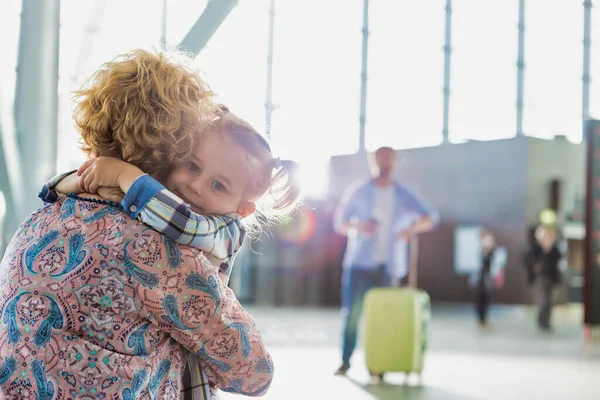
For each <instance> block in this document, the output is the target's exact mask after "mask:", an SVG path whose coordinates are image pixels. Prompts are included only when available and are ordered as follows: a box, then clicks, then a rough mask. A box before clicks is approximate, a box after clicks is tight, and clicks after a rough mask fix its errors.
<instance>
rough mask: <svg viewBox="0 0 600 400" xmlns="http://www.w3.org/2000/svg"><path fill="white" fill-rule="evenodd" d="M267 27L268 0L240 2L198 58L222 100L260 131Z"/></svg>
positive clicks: (262, 124)
mask: <svg viewBox="0 0 600 400" xmlns="http://www.w3.org/2000/svg"><path fill="white" fill-rule="evenodd" d="M198 15H199V14H198ZM268 26H269V0H253V1H240V2H239V4H238V5H237V6H236V7H235V8H234V9H233V10H232V11H231V13H230V14H229V16H228V17H227V18H226V19H225V21H223V24H222V25H221V26H220V27H219V29H217V31H216V32H215V34H214V35H213V37H212V38H211V39H210V41H209V42H208V43H207V44H206V47H205V48H204V49H202V51H201V52H200V54H198V57H197V65H198V67H199V68H200V69H201V70H202V71H203V72H204V73H205V78H206V80H207V82H208V83H209V85H210V87H211V89H212V90H213V91H214V92H215V93H217V95H218V96H219V101H221V102H222V103H224V104H227V106H229V108H230V109H231V111H233V112H235V113H236V114H238V115H239V116H240V117H242V118H244V119H246V120H248V121H249V122H250V123H252V125H253V126H254V127H255V128H256V129H258V130H260V131H262V130H263V129H264V126H265V88H266V76H267V38H268V29H269V28H268ZM276 29H277V27H276ZM300 35H301V34H300Z"/></svg>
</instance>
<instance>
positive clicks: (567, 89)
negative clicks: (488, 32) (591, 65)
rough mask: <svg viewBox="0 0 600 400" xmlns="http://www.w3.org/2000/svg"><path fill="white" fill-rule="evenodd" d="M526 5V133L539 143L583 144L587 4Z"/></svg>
mask: <svg viewBox="0 0 600 400" xmlns="http://www.w3.org/2000/svg"><path fill="white" fill-rule="evenodd" d="M525 4H526V10H525V29H526V30H525V104H524V116H523V130H524V133H525V134H526V135H529V136H535V137H540V138H552V137H554V136H555V135H567V137H568V138H569V139H570V140H573V141H579V140H581V74H582V70H583V69H582V54H583V53H582V52H583V47H582V46H583V45H582V43H583V6H582V4H583V2H582V1H572V0H527V2H526V3H525ZM592 71H593V70H592Z"/></svg>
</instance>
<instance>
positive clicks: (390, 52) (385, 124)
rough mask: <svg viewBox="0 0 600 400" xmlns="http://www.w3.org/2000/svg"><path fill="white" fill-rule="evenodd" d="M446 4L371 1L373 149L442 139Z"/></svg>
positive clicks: (369, 143) (369, 139)
mask: <svg viewBox="0 0 600 400" xmlns="http://www.w3.org/2000/svg"><path fill="white" fill-rule="evenodd" d="M444 9H445V1H444V0H434V1H424V2H423V1H421V2H418V1H413V2H405V1H397V0H380V1H375V2H371V4H370V11H369V19H370V26H369V31H370V36H369V64H368V78H369V80H368V91H367V115H366V117H367V125H366V139H365V140H366V147H367V149H368V150H374V149H376V148H378V147H380V146H392V147H394V148H410V147H422V146H432V145H437V144H440V143H441V141H442V126H443V122H442V116H443V92H442V89H443V75H444V74H443V71H444V50H443V46H444V31H445V26H444V24H445V11H444ZM357 107H358V105H357ZM357 125H358V124H357Z"/></svg>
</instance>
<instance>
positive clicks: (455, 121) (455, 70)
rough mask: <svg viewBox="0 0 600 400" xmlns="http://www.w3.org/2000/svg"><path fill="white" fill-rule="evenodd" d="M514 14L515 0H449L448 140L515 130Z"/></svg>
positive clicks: (498, 136)
mask: <svg viewBox="0 0 600 400" xmlns="http://www.w3.org/2000/svg"><path fill="white" fill-rule="evenodd" d="M518 17H519V7H518V1H517V0H507V1H480V0H461V1H455V2H453V4H452V58H451V69H450V74H451V75H450V91H451V92H450V96H451V97H450V121H449V131H450V132H449V135H450V140H451V141H455V140H461V139H475V140H493V139H502V138H510V137H513V136H515V135H516V87H517V83H516V78H517V67H516V65H517V40H518V29H517V25H518ZM440 73H441V72H440Z"/></svg>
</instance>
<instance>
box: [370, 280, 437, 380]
mask: <svg viewBox="0 0 600 400" xmlns="http://www.w3.org/2000/svg"><path fill="white" fill-rule="evenodd" d="M430 320H431V305H430V300H429V295H428V294H427V293H426V292H424V291H422V290H416V289H407V288H377V289H371V290H369V292H367V294H366V297H365V356H366V363H367V368H368V369H369V372H371V374H373V375H381V374H383V373H385V372H404V373H411V372H417V373H419V374H420V373H421V371H422V370H423V361H424V356H425V351H426V349H427V335H428V330H429V322H430Z"/></svg>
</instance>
